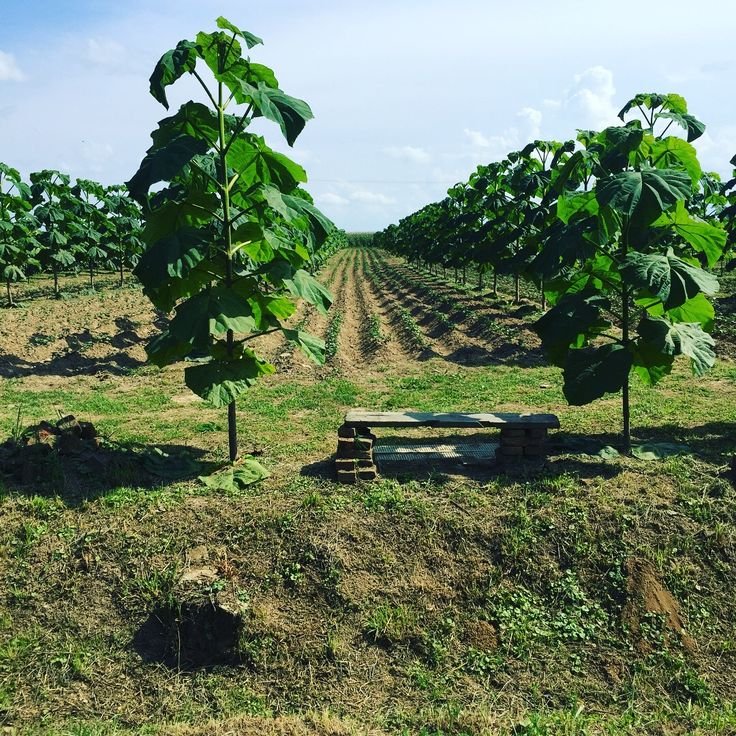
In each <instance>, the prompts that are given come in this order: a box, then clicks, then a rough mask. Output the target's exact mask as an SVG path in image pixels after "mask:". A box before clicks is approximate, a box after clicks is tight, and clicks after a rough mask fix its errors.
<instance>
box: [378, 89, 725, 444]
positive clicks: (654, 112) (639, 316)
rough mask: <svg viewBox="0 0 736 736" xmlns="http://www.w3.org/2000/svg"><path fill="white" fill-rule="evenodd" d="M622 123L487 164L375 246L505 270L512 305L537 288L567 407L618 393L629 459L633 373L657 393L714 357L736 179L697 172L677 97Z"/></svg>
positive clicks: (696, 133)
mask: <svg viewBox="0 0 736 736" xmlns="http://www.w3.org/2000/svg"><path fill="white" fill-rule="evenodd" d="M619 118H620V119H621V121H622V124H621V125H616V126H611V127H608V128H606V129H605V130H602V131H591V130H579V131H578V134H577V139H576V140H574V141H573V140H570V141H567V142H564V143H562V142H557V141H541V140H536V141H534V142H532V143H530V144H529V145H527V146H526V147H524V148H523V149H522V150H520V151H514V152H512V153H509V154H508V156H507V157H506V158H505V159H504V160H503V161H499V162H494V163H491V164H489V165H487V166H479V167H478V168H477V170H476V171H475V172H473V174H472V175H471V176H470V178H469V180H468V181H467V182H466V183H464V184H458V185H456V186H454V187H452V188H451V189H450V190H449V191H448V194H447V197H446V198H445V199H443V200H442V201H441V202H436V203H432V204H429V205H427V206H426V207H424V208H422V209H421V210H419V211H418V212H416V213H414V214H412V215H410V216H409V217H406V218H404V219H403V220H401V221H400V222H399V223H398V225H391V226H389V227H388V228H387V229H386V230H384V231H383V232H382V233H379V234H377V236H376V237H375V239H374V243H375V244H376V245H378V246H380V247H383V248H385V249H387V250H389V251H392V252H394V253H397V254H400V255H402V256H404V257H406V258H407V259H408V260H409V261H413V262H420V263H423V264H425V265H427V266H428V267H429V268H436V267H437V266H442V267H445V268H448V267H454V268H461V269H463V268H465V267H466V266H468V265H469V264H472V265H473V266H474V267H475V268H476V269H477V270H478V271H479V272H480V273H481V278H482V274H484V273H492V274H494V275H495V274H510V275H512V276H513V277H514V280H515V284H516V288H515V300H516V301H517V302H518V301H519V281H520V280H521V279H528V280H530V281H533V282H534V283H535V284H537V285H538V286H539V288H540V291H541V293H542V295H543V296H542V309H543V310H546V309H547V306H550V307H551V308H550V309H549V310H548V311H546V312H545V313H544V314H543V316H542V317H541V318H540V319H539V320H538V321H537V322H536V324H535V325H534V328H535V330H536V332H537V333H538V334H539V336H540V338H541V340H542V343H543V346H544V347H545V349H546V351H547V353H548V355H549V357H550V360H551V362H552V363H553V364H555V365H557V366H559V367H561V368H562V369H563V377H564V387H563V388H564V393H565V397H566V398H567V400H568V402H569V403H571V404H574V405H581V404H587V403H589V402H591V401H593V400H595V399H597V398H600V397H602V396H603V395H604V394H607V393H618V392H620V393H621V395H622V403H623V435H624V446H625V449H627V450H628V449H629V448H630V445H631V431H630V409H629V377H630V374H631V372H632V371H633V372H635V373H637V374H638V375H639V376H640V377H641V378H642V379H643V380H644V382H645V383H647V384H649V385H653V384H655V383H657V382H658V381H659V380H660V379H662V378H663V377H664V376H665V375H667V374H668V373H670V371H671V370H672V366H673V361H674V359H675V357H676V356H678V355H684V356H686V357H687V358H689V359H690V361H691V363H692V367H693V371H694V372H695V374H697V375H701V374H702V373H704V372H705V371H706V370H707V369H708V368H710V367H711V366H712V365H713V363H714V361H715V352H714V341H713V338H712V337H711V335H710V332H711V330H712V327H713V321H714V308H713V305H712V304H711V302H710V301H709V299H708V297H711V296H713V295H714V294H715V293H716V292H717V290H718V281H717V279H716V277H715V276H714V275H713V270H714V268H715V267H716V266H717V265H718V264H723V263H724V262H726V261H728V259H729V257H733V251H734V240H735V231H736V224H735V223H736V171H735V172H734V178H733V179H731V180H730V181H728V182H722V181H721V180H720V178H719V176H718V175H717V174H714V173H708V172H704V171H703V170H702V168H701V165H700V163H699V162H698V157H697V154H696V151H695V148H694V147H693V145H692V142H693V141H694V140H696V139H697V138H698V137H700V136H701V135H702V134H703V132H704V131H705V125H704V124H703V123H702V122H701V121H699V120H698V119H697V118H695V117H694V116H693V115H691V114H690V113H689V112H688V108H687V103H686V101H685V100H684V99H683V98H682V97H681V96H679V95H676V94H655V93H652V94H638V95H636V97H634V98H633V99H631V100H629V102H627V103H626V104H625V105H624V107H623V108H622V110H621V111H620V113H619ZM675 132H677V134H675ZM731 164H732V165H733V166H736V157H734V158H733V159H732V160H731Z"/></svg>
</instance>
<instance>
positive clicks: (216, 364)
mask: <svg viewBox="0 0 736 736" xmlns="http://www.w3.org/2000/svg"><path fill="white" fill-rule="evenodd" d="M275 370H276V369H275V368H274V367H273V366H272V365H271V364H270V363H267V362H265V361H263V360H260V358H258V357H256V355H255V353H254V352H253V351H251V350H248V351H245V352H244V353H243V354H242V356H241V357H240V358H239V359H237V360H232V361H219V360H218V361H214V360H213V361H210V362H208V363H203V364H202V365H195V366H190V367H188V368H187V369H186V370H185V371H184V380H185V382H186V384H187V386H188V387H189V388H190V389H191V390H192V391H194V393H195V394H197V396H201V397H202V398H203V399H206V400H207V401H209V402H210V403H212V404H213V405H214V406H218V407H220V406H227V405H228V404H230V403H232V402H233V401H235V400H236V399H237V398H238V396H240V395H241V394H243V393H245V392H246V391H247V390H248V389H249V388H250V387H251V386H252V385H253V384H254V383H255V382H256V380H257V379H258V378H259V377H260V376H265V375H268V374H269V373H273V372H274V371H275Z"/></svg>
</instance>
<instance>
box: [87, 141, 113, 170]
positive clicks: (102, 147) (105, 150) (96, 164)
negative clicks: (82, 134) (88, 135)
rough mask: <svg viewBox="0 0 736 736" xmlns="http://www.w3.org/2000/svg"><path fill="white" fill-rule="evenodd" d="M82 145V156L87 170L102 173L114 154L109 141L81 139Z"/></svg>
mask: <svg viewBox="0 0 736 736" xmlns="http://www.w3.org/2000/svg"><path fill="white" fill-rule="evenodd" d="M82 145H83V146H84V147H83V148H82V158H83V159H84V161H85V162H86V165H87V167H89V170H90V171H93V172H94V173H95V174H96V175H98V176H99V175H100V174H103V173H104V172H105V170H106V169H107V165H108V163H109V162H110V161H111V160H112V159H113V156H114V155H115V149H114V148H113V147H112V146H111V145H110V144H109V143H99V142H97V141H83V142H82Z"/></svg>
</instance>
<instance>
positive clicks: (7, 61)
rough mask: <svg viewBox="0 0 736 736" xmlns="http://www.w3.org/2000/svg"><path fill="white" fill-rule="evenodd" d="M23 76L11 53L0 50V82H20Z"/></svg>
mask: <svg viewBox="0 0 736 736" xmlns="http://www.w3.org/2000/svg"><path fill="white" fill-rule="evenodd" d="M25 78H26V77H25V74H23V72H22V71H21V69H20V67H19V66H18V62H16V60H15V57H14V56H13V54H6V53H5V52H4V51H0V82H8V81H10V82H22V81H23V80H24V79H25Z"/></svg>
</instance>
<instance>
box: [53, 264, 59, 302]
mask: <svg viewBox="0 0 736 736" xmlns="http://www.w3.org/2000/svg"><path fill="white" fill-rule="evenodd" d="M53 270H54V296H55V297H56V298H57V299H58V298H59V271H58V269H57V268H56V266H54V269H53Z"/></svg>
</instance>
